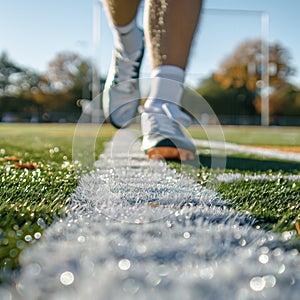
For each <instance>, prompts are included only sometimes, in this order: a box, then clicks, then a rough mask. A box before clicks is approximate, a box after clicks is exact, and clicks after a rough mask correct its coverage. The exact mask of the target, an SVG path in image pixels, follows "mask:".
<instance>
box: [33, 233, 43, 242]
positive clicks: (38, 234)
mask: <svg viewBox="0 0 300 300" xmlns="http://www.w3.org/2000/svg"><path fill="white" fill-rule="evenodd" d="M41 236H42V234H41V233H40V232H36V233H35V234H34V238H35V239H36V240H39V239H40V238H41Z"/></svg>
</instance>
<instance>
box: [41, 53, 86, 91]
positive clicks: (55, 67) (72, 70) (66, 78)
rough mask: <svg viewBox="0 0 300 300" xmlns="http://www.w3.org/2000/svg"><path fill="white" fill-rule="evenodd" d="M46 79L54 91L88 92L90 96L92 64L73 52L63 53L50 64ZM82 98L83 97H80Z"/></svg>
mask: <svg viewBox="0 0 300 300" xmlns="http://www.w3.org/2000/svg"><path fill="white" fill-rule="evenodd" d="M45 78H46V80H47V81H48V83H49V84H50V86H51V88H52V90H54V91H70V90H80V91H81V92H82V91H84V89H86V90H87V95H86V96H87V97H89V96H90V85H91V82H92V63H91V61H90V60H88V59H84V58H82V57H80V56H79V55H78V54H76V53H73V52H61V53H58V54H57V56H56V57H55V58H54V59H53V60H52V61H51V62H50V63H49V66H48V69H47V71H46V74H45ZM80 96H82V95H80Z"/></svg>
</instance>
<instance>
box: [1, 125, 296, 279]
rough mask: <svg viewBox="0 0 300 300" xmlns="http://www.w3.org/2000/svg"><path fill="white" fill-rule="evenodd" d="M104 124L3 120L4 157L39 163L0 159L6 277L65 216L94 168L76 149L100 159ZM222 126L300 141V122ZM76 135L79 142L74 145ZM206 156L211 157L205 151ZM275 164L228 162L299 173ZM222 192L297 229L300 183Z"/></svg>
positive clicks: (198, 133) (270, 139) (267, 140)
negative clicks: (30, 166)
mask: <svg viewBox="0 0 300 300" xmlns="http://www.w3.org/2000/svg"><path fill="white" fill-rule="evenodd" d="M98 130H99V128H98V126H96V125H82V126H80V128H76V127H75V125H68V124H63V125H59V124H0V136H1V144H0V158H1V157H9V156H13V155H14V156H16V157H19V158H22V162H34V163H36V164H37V169H35V170H27V169H16V168H14V162H11V161H0V181H1V185H0V282H1V281H2V282H9V281H10V280H11V279H13V277H14V272H16V271H17V270H18V265H19V262H18V258H19V254H20V253H21V252H22V251H23V250H24V249H25V248H27V247H28V246H30V245H32V244H34V243H36V242H37V240H38V239H39V238H40V237H41V235H42V234H43V230H44V229H45V228H46V227H47V226H49V225H50V224H51V223H52V222H53V221H54V220H56V219H59V218H61V217H63V216H64V215H65V213H66V205H67V203H68V201H69V196H70V194H71V193H72V192H73V191H74V189H75V187H76V186H77V183H78V179H79V177H80V176H81V174H82V172H88V170H89V169H88V164H87V165H84V167H83V166H81V165H79V164H78V163H74V162H73V161H72V151H73V152H74V153H75V154H76V159H77V158H78V159H79V160H82V161H84V160H86V161H90V160H91V156H93V157H92V160H93V158H94V157H97V156H98V155H99V154H100V153H101V152H102V150H103V146H104V143H105V142H106V141H107V140H109V139H110V138H111V137H112V135H113V133H114V132H115V130H114V129H113V128H112V127H111V126H103V127H102V128H101V130H100V132H98ZM223 130H224V134H225V137H226V141H229V142H235V143H240V144H249V145H252V144H254V145H283V146H286V145H288V146H296V145H300V132H299V130H298V129H297V128H258V127H240V128H238V127H223ZM207 131H210V133H209V135H210V136H216V139H217V138H218V137H220V134H219V132H218V131H217V132H216V128H215V127H208V128H207ZM214 131H215V132H214ZM191 132H192V134H193V136H195V137H197V138H205V137H206V134H205V132H204V131H203V130H200V129H199V128H192V129H191ZM74 135H75V136H76V139H75V145H76V147H75V149H72V146H73V145H74V143H73V141H74V140H73V138H74ZM73 148H74V147H73ZM74 150H76V151H74ZM94 150H95V151H94ZM86 158H87V159H86ZM200 158H201V160H202V162H204V161H205V157H200ZM206 158H207V157H206ZM241 159H242V160H243V161H242V163H241ZM245 162H247V164H245ZM273 163H274V164H273V165H272V164H271V162H270V161H263V160H259V159H258V160H257V159H253V158H251V157H242V158H241V157H235V158H231V164H230V160H228V164H227V165H228V168H231V169H233V170H231V172H246V173H250V174H254V173H255V172H257V171H259V170H261V171H262V170H264V172H268V173H270V172H271V171H266V170H268V167H271V168H275V167H276V166H278V165H279V166H280V168H281V169H282V170H283V171H279V170H277V171H276V172H277V173H278V172H281V173H282V174H290V172H291V171H290V169H289V167H290V168H291V170H293V173H294V174H295V173H296V174H299V169H298V171H297V170H295V166H297V165H296V164H292V165H291V164H290V165H287V164H285V163H283V162H281V164H279V162H276V161H275V162H273ZM207 165H208V166H209V163H208V164H207ZM242 165H243V166H244V169H243V168H242ZM173 166H174V167H176V165H173ZM263 166H265V168H263ZM255 168H256V169H255ZM227 171H228V172H229V170H227ZM197 173H199V182H200V183H202V184H206V183H207V182H206V181H207V179H206V175H207V173H210V170H209V169H208V168H207V167H204V168H202V169H201V170H200V172H199V170H197ZM273 173H274V172H273ZM218 191H219V193H220V194H221V195H222V197H223V198H224V199H228V200H229V201H230V205H231V206H232V207H233V208H235V209H237V210H240V211H247V212H250V213H251V215H252V216H253V217H255V218H257V219H258V220H260V224H259V225H260V226H261V227H263V228H265V229H267V230H269V229H271V230H275V231H285V230H291V229H294V228H295V222H296V221H300V217H299V203H300V201H299V200H300V183H299V182H296V183H293V182H288V181H286V180H281V181H279V182H278V181H271V180H268V181H248V182H245V181H239V182H235V183H222V184H220V185H219V186H218Z"/></svg>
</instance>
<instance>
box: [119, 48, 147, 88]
mask: <svg viewBox="0 0 300 300" xmlns="http://www.w3.org/2000/svg"><path fill="white" fill-rule="evenodd" d="M140 56H141V50H138V51H136V52H134V53H133V54H131V55H127V54H126V53H124V52H120V51H115V60H116V61H115V68H116V70H115V74H116V75H115V78H114V85H115V86H116V88H117V89H118V90H120V91H122V92H127V93H130V92H131V91H132V89H133V84H134V83H135V82H136V80H137V76H138V67H139V65H140V62H139V61H138V59H139V58H140Z"/></svg>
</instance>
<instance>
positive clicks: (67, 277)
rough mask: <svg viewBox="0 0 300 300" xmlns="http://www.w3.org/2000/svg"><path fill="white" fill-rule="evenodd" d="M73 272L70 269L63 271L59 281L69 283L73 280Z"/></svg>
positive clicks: (64, 283)
mask: <svg viewBox="0 0 300 300" xmlns="http://www.w3.org/2000/svg"><path fill="white" fill-rule="evenodd" d="M74 279H75V278H74V274H73V273H72V272H70V271H66V272H63V273H62V274H61V275H60V282H61V283H62V284H63V285H71V284H72V283H73V282H74Z"/></svg>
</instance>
